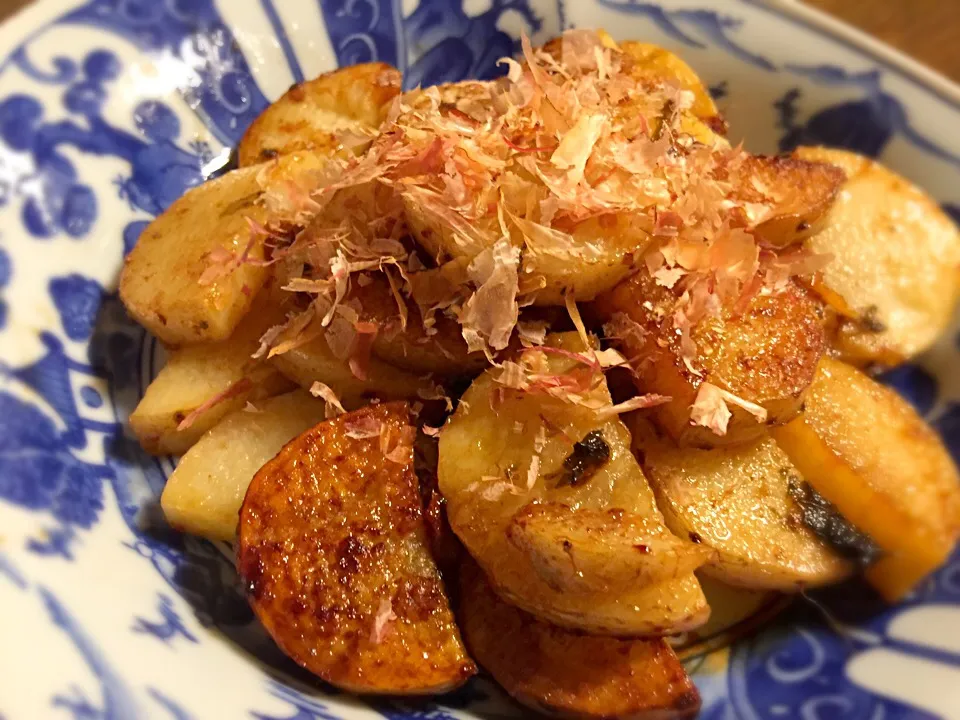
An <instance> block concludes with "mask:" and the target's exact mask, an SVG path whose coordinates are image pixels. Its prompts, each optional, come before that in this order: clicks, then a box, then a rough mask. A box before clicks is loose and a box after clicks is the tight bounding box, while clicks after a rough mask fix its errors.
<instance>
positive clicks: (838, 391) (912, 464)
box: [772, 357, 960, 601]
mask: <svg viewBox="0 0 960 720" xmlns="http://www.w3.org/2000/svg"><path fill="white" fill-rule="evenodd" d="M772 432H773V436H774V438H775V439H776V441H777V443H778V444H779V445H780V447H781V448H782V449H783V451H784V452H785V453H786V455H787V456H788V457H789V458H790V460H791V461H792V462H793V464H794V466H796V468H797V469H798V470H799V471H800V472H801V474H802V475H803V477H804V479H805V480H806V481H807V482H808V483H810V485H811V486H812V487H813V488H814V489H815V490H817V491H818V492H819V493H820V494H821V495H823V496H824V497H825V498H826V499H827V500H829V501H830V502H832V503H833V504H834V505H835V506H836V507H837V509H838V510H839V512H840V513H841V514H842V515H843V516H844V517H845V518H846V519H847V520H849V521H850V522H851V523H852V524H853V525H854V526H856V527H857V529H859V530H860V531H861V532H863V533H865V534H867V535H869V536H870V537H871V538H873V540H874V541H876V543H877V544H878V545H879V546H880V548H881V549H882V550H884V551H885V553H886V555H885V556H884V557H883V558H881V559H880V560H879V561H878V562H877V563H876V564H874V565H873V566H872V567H870V568H868V570H867V578H868V579H869V580H870V581H871V582H872V583H873V584H874V585H875V586H876V587H877V589H878V590H879V591H880V592H881V593H882V594H883V595H884V596H885V597H886V598H887V599H889V600H891V601H892V600H897V599H899V598H900V597H902V596H903V595H904V594H906V592H908V591H909V590H910V589H911V588H912V587H913V586H914V585H916V583H917V582H919V581H920V580H921V579H922V578H923V577H924V576H926V575H927V574H929V573H930V572H932V571H933V570H935V569H936V568H937V567H939V566H940V565H941V564H943V562H944V561H945V560H946V559H947V557H948V556H949V554H950V552H951V551H952V550H953V548H954V546H955V545H956V542H957V538H958V537H960V476H958V474H957V468H956V467H955V466H954V464H953V461H952V460H951V459H950V455H949V454H948V452H947V450H946V449H945V448H944V447H943V444H942V443H941V441H940V438H939V437H937V435H936V433H935V432H934V431H933V430H932V429H931V428H930V427H928V426H927V424H926V423H924V421H923V420H922V419H921V418H920V417H919V416H918V415H917V414H916V412H915V411H914V410H913V408H912V407H911V406H910V404H909V403H907V401H906V400H904V399H903V398H901V397H900V396H899V395H897V394H896V393H895V392H893V391H892V390H890V389H889V388H886V387H884V386H882V385H880V384H879V383H877V382H876V381H874V380H872V379H870V378H869V377H868V376H867V375H866V374H864V373H863V372H861V371H859V370H857V369H855V368H853V367H851V366H849V365H846V364H845V363H842V362H840V361H838V360H834V359H832V358H829V357H825V358H824V359H823V360H821V361H820V367H819V370H818V372H817V376H816V379H815V380H814V383H813V386H812V387H811V388H810V392H809V393H808V396H807V400H806V412H805V413H804V415H803V416H802V417H801V418H798V419H797V420H795V421H793V422H792V423H790V424H789V425H786V426H784V427H781V428H775V429H774V430H773V431H772Z"/></svg>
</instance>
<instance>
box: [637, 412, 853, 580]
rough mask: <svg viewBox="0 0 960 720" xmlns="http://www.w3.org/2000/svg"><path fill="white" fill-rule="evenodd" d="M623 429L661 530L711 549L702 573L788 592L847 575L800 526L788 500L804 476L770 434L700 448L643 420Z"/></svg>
mask: <svg viewBox="0 0 960 720" xmlns="http://www.w3.org/2000/svg"><path fill="white" fill-rule="evenodd" d="M629 424H630V430H631V433H632V434H633V442H634V449H635V452H636V453H637V457H638V458H639V460H640V463H641V465H642V466H643V469H644V472H646V474H647V477H648V478H650V485H651V486H652V487H653V491H654V493H655V494H656V496H657V505H658V506H659V507H660V510H661V511H662V512H663V516H664V518H665V520H666V523H667V527H669V528H670V529H671V530H672V531H673V532H674V533H675V534H676V535H678V536H680V537H684V538H690V539H691V540H693V541H695V542H698V543H701V544H702V545H704V546H706V547H709V548H712V549H713V550H715V551H716V555H715V556H714V558H713V559H712V560H711V562H709V563H708V564H707V565H706V566H705V567H704V568H703V571H704V572H706V573H708V574H710V575H712V576H713V577H716V578H717V579H718V580H722V581H723V582H725V583H729V584H731V585H737V586H740V587H747V588H755V589H760V590H781V591H788V592H789V591H795V590H801V589H803V588H805V587H812V586H816V585H826V584H829V583H834V582H838V581H839V580H842V579H843V578H844V577H846V576H847V575H848V574H850V572H852V570H853V568H852V565H851V564H850V563H848V562H846V561H844V560H843V558H841V557H840V556H839V555H838V554H837V553H836V552H834V550H833V549H832V548H831V547H830V546H829V545H827V544H826V543H825V542H824V541H823V540H821V539H820V538H818V537H817V536H816V535H815V534H814V533H813V531H811V530H810V529H809V528H807V527H806V526H805V525H804V524H803V522H802V511H801V508H800V507H799V506H798V504H797V502H796V500H795V499H794V498H793V496H792V495H791V483H793V484H794V485H796V484H798V483H801V482H803V478H802V477H801V476H800V473H799V472H798V471H797V469H796V468H795V467H794V466H793V464H792V463H791V462H790V460H789V459H788V458H787V456H786V455H785V454H784V452H783V451H782V450H780V448H778V447H777V444H776V443H775V442H774V441H773V439H772V438H770V437H769V436H766V437H764V438H762V439H761V440H758V441H755V442H753V443H748V444H746V445H740V446H737V447H730V448H714V449H711V450H700V449H697V448H680V447H678V446H677V445H676V444H675V443H674V442H673V441H672V440H671V439H670V438H668V437H664V436H662V435H661V434H660V433H658V432H657V430H656V428H655V427H654V426H653V424H652V423H650V422H649V421H648V420H646V419H645V418H643V417H640V416H637V417H632V418H630V423H629Z"/></svg>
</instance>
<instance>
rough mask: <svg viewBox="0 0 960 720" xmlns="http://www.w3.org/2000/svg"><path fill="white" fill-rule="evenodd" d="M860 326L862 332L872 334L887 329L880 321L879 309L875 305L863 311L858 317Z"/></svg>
mask: <svg viewBox="0 0 960 720" xmlns="http://www.w3.org/2000/svg"><path fill="white" fill-rule="evenodd" d="M860 325H861V326H862V327H863V329H864V330H866V331H867V332H872V333H882V332H885V331H886V329H887V325H886V323H884V322H883V320H881V319H880V308H878V307H877V306H876V305H871V306H869V307H868V308H866V309H864V311H863V313H861V315H860Z"/></svg>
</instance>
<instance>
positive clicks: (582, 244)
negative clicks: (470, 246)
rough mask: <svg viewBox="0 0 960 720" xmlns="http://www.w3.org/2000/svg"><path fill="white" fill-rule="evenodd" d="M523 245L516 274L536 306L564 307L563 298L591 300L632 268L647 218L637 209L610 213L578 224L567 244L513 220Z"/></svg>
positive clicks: (645, 240)
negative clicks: (530, 292)
mask: <svg viewBox="0 0 960 720" xmlns="http://www.w3.org/2000/svg"><path fill="white" fill-rule="evenodd" d="M515 224H516V226H517V230H516V232H515V233H514V238H515V241H516V242H517V243H518V244H522V246H523V254H522V256H521V263H520V272H521V280H522V282H523V284H524V286H526V287H530V288H539V289H537V290H534V291H532V299H533V302H534V304H536V305H563V304H564V300H565V298H566V297H567V296H571V297H573V298H574V299H575V300H577V301H589V300H593V299H594V298H595V297H596V296H597V295H599V294H600V293H602V292H606V291H607V290H610V289H611V288H612V287H614V286H615V285H616V284H617V283H618V282H620V281H621V280H623V279H624V278H626V277H627V276H628V275H630V273H632V272H633V271H634V266H635V264H636V262H637V260H638V258H640V257H641V256H642V255H643V253H644V251H645V250H646V249H647V248H648V247H649V245H650V242H651V239H652V236H651V235H650V234H649V230H650V221H649V219H648V218H647V217H645V216H644V215H642V214H639V213H617V214H614V213H611V214H608V215H604V216H602V217H599V218H591V219H589V220H584V221H583V222H580V223H577V224H576V225H574V226H573V227H572V228H570V230H569V238H570V240H569V241H568V242H562V241H560V242H558V241H557V240H556V239H552V238H550V237H542V235H543V232H542V231H535V230H532V229H531V228H533V227H534V226H533V225H532V224H529V223H527V224H525V223H524V222H523V221H520V220H518V221H516V223H515Z"/></svg>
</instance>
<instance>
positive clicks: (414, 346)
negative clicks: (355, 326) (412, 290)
mask: <svg viewBox="0 0 960 720" xmlns="http://www.w3.org/2000/svg"><path fill="white" fill-rule="evenodd" d="M401 301H402V302H403V303H404V307H405V308H406V314H407V319H406V327H404V326H403V324H402V323H401V321H400V311H399V306H398V305H397V298H396V297H395V296H394V294H393V292H391V290H390V285H389V283H388V282H387V280H386V278H385V277H383V276H382V275H380V274H379V273H378V274H375V275H374V276H373V277H372V278H371V282H370V283H369V284H366V285H363V286H361V285H359V284H355V286H354V287H353V288H352V289H351V291H350V293H349V295H348V299H347V302H348V303H349V304H350V305H351V306H353V307H356V308H357V310H358V312H359V314H360V319H361V321H364V322H372V323H376V324H377V325H378V326H379V328H380V330H379V332H378V333H377V335H376V337H375V338H374V339H373V354H374V355H376V356H377V357H379V358H380V359H381V360H384V361H385V362H387V363H389V364H390V365H393V366H394V367H398V368H401V369H404V370H408V371H410V372H414V373H418V374H420V375H422V374H424V373H435V374H438V375H466V374H470V373H475V372H479V371H480V370H481V369H483V368H484V367H486V365H487V358H486V356H484V354H483V353H482V352H474V353H471V352H469V351H468V350H467V343H466V341H465V340H464V339H463V334H462V332H461V329H460V324H459V323H458V322H457V321H456V320H454V319H452V318H449V317H447V316H445V315H442V314H437V315H436V317H435V323H434V325H433V330H434V331H435V332H434V333H433V334H430V335H428V334H427V331H426V330H425V329H424V326H423V319H422V317H421V315H420V311H419V310H418V309H417V306H416V305H415V304H414V303H411V302H408V301H406V300H405V299H403V298H401Z"/></svg>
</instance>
